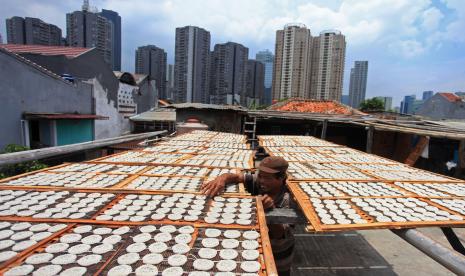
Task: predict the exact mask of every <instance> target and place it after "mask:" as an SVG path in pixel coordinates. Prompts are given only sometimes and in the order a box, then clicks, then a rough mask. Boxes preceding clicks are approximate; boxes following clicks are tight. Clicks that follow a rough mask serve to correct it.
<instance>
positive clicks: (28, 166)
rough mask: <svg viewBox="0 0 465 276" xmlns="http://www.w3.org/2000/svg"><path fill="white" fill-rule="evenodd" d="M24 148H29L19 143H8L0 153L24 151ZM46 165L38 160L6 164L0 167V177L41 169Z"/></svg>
mask: <svg viewBox="0 0 465 276" xmlns="http://www.w3.org/2000/svg"><path fill="white" fill-rule="evenodd" d="M25 150H30V149H29V148H28V147H24V146H20V145H15V144H9V145H7V146H6V147H5V148H4V149H3V151H2V152H1V153H12V152H19V151H25ZM46 167H47V165H45V164H42V163H40V162H39V161H29V162H23V163H18V164H14V165H7V166H4V167H2V168H0V179H1V178H5V177H10V176H14V175H17V174H21V173H26V172H32V171H36V170H41V169H43V168H46Z"/></svg>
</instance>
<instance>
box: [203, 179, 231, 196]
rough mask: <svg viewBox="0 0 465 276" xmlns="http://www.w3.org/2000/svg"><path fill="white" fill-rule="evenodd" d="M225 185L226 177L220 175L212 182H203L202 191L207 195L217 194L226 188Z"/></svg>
mask: <svg viewBox="0 0 465 276" xmlns="http://www.w3.org/2000/svg"><path fill="white" fill-rule="evenodd" d="M225 185H226V183H225V181H224V179H223V178H222V177H221V176H219V177H217V178H215V179H214V180H212V181H210V182H207V183H203V184H202V186H201V187H200V192H201V193H202V194H204V195H206V196H216V195H217V194H219V193H220V192H221V191H223V190H224V186H225Z"/></svg>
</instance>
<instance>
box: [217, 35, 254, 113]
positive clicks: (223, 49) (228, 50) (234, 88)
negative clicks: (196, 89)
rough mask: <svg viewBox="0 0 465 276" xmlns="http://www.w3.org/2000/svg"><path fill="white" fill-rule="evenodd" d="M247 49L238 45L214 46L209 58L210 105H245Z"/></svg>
mask: <svg viewBox="0 0 465 276" xmlns="http://www.w3.org/2000/svg"><path fill="white" fill-rule="evenodd" d="M248 56H249V49H248V48H247V47H244V46H243V45H241V44H239V43H234V42H228V43H224V44H216V45H215V48H214V51H213V53H212V56H211V67H210V103H212V104H237V105H239V104H240V105H243V106H245V105H247V90H246V78H247V60H248Z"/></svg>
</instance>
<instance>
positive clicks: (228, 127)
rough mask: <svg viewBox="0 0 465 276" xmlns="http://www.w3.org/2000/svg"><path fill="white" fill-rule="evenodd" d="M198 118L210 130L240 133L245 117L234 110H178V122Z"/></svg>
mask: <svg viewBox="0 0 465 276" xmlns="http://www.w3.org/2000/svg"><path fill="white" fill-rule="evenodd" d="M190 118H196V119H198V120H199V121H201V122H202V123H204V124H206V125H208V126H209V128H210V130H214V131H224V132H232V133H240V132H241V131H242V118H243V115H242V114H240V113H239V112H237V111H232V110H224V111H221V110H208V109H191V108H183V109H177V110H176V122H185V121H186V120H187V119H190Z"/></svg>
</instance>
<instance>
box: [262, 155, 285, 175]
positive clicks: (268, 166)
mask: <svg viewBox="0 0 465 276" xmlns="http://www.w3.org/2000/svg"><path fill="white" fill-rule="evenodd" d="M288 167H289V164H288V163H287V161H286V160H285V159H284V158H282V157H279V156H269V157H266V158H265V159H263V160H262V161H261V162H260V165H259V166H258V169H259V170H260V171H263V172H266V173H279V172H285V171H286V170H287V168H288Z"/></svg>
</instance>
